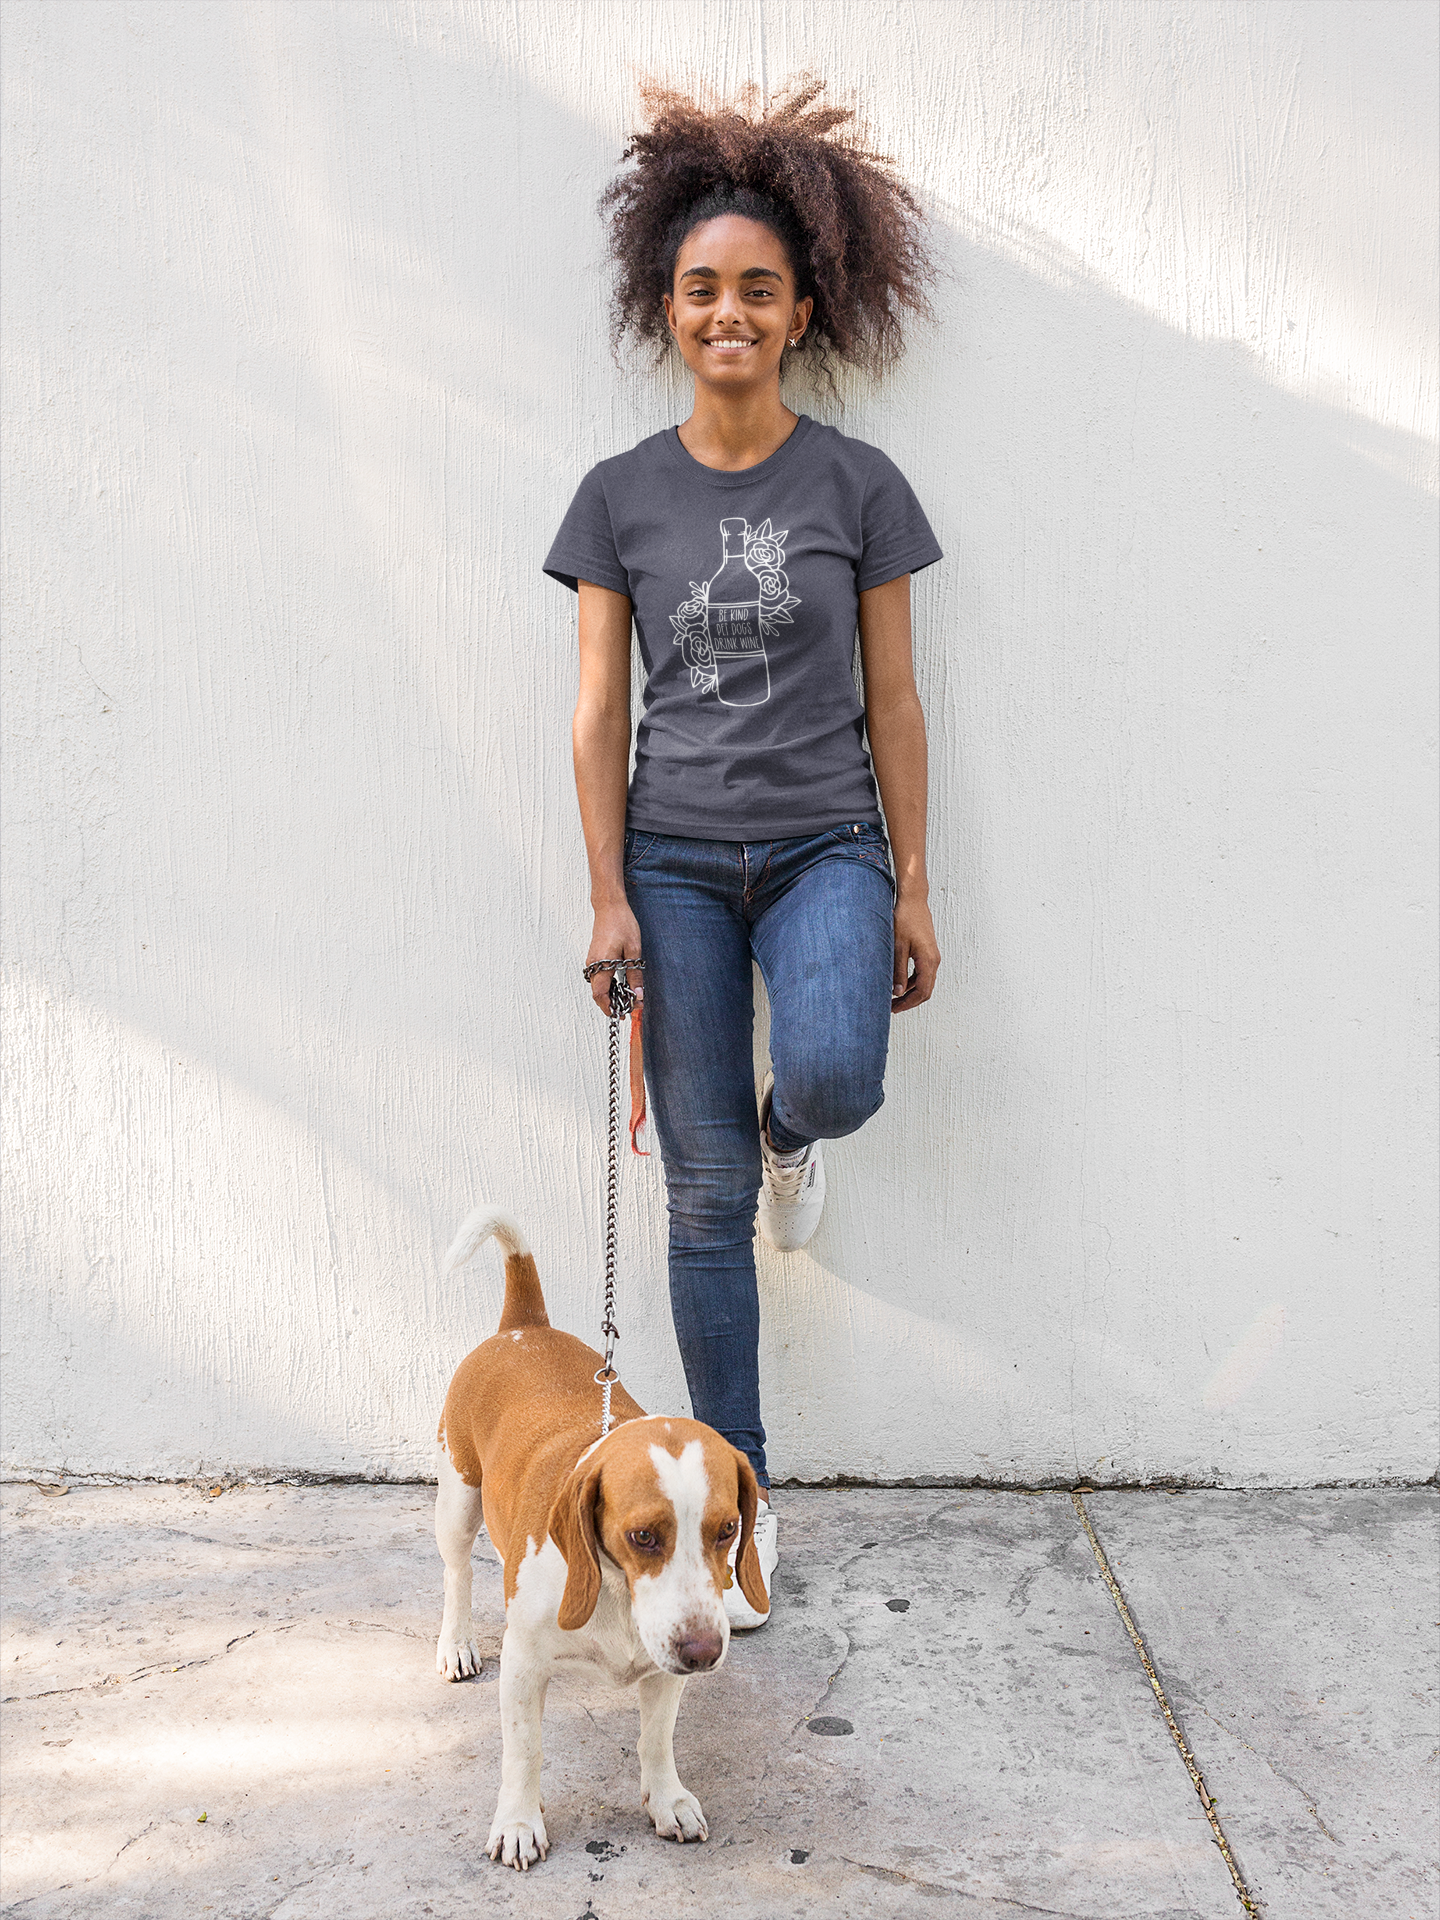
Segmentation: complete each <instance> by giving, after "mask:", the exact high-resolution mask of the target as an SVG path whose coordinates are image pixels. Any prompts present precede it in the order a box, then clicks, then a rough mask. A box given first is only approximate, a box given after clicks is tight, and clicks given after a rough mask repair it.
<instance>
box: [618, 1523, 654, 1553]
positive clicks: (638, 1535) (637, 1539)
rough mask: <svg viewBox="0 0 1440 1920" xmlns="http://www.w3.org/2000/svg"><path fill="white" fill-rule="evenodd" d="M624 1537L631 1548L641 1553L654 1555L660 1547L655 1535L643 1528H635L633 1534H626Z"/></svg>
mask: <svg viewBox="0 0 1440 1920" xmlns="http://www.w3.org/2000/svg"><path fill="white" fill-rule="evenodd" d="M625 1537H626V1539H627V1540H628V1541H629V1542H630V1544H631V1546H632V1547H635V1548H636V1549H637V1550H638V1551H639V1552H641V1553H654V1552H655V1551H656V1549H657V1548H658V1547H659V1545H660V1542H659V1541H658V1540H657V1539H656V1538H655V1535H654V1534H653V1533H651V1532H649V1530H648V1529H647V1528H645V1527H637V1528H636V1530H635V1532H634V1533H630V1534H627V1535H626V1536H625Z"/></svg>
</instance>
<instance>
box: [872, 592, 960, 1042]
mask: <svg viewBox="0 0 1440 1920" xmlns="http://www.w3.org/2000/svg"><path fill="white" fill-rule="evenodd" d="M860 659H861V663H862V665H863V667H864V669H865V726H866V731H867V732H868V734H869V736H870V758H871V761H872V763H873V764H874V767H875V780H876V783H877V785H878V786H879V788H880V799H881V802H882V804H883V805H884V808H885V824H886V826H887V827H888V828H889V830H890V850H891V853H892V855H893V856H894V860H895V889H896V899H895V979H894V986H893V989H892V991H893V994H894V998H893V999H892V1000H891V1003H890V1005H891V1010H892V1011H893V1012H895V1013H908V1012H909V1011H910V1009H911V1008H912V1007H918V1006H920V1005H922V1004H923V1003H924V1002H925V1001H926V1000H928V999H929V998H930V995H931V994H932V993H933V992H934V990H935V975H936V972H937V970H938V968H939V965H940V948H939V945H938V944H937V942H936V939H935V925H934V922H933V921H932V920H931V918H930V881H929V877H928V875H927V874H926V871H925V795H926V778H927V770H926V748H925V715H924V713H923V712H922V711H921V707H920V696H919V694H918V693H917V692H916V691H915V669H914V664H913V661H912V658H911V652H910V576H909V574H908V573H902V574H901V575H900V578H899V579H898V580H887V581H886V583H885V585H884V586H883V587H868V588H867V589H866V590H865V592H864V593H862V594H861V596H860ZM912 964H913V966H914V973H913V974H912V973H911V971H910V969H911V966H912Z"/></svg>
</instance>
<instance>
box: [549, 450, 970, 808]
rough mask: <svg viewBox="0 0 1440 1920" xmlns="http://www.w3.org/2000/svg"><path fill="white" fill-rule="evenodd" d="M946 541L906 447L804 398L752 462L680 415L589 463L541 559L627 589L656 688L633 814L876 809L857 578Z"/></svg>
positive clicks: (557, 576) (913, 561) (904, 568)
mask: <svg viewBox="0 0 1440 1920" xmlns="http://www.w3.org/2000/svg"><path fill="white" fill-rule="evenodd" d="M940 557H941V556H940V548H939V547H938V545H937V544H936V541H935V536H934V534H933V533H932V532H931V530H930V524H929V522H928V521H927V520H926V518H925V515H924V513H923V512H922V511H921V508H920V503H919V501H918V500H916V498H915V495H914V494H913V493H912V492H911V490H910V487H909V485H908V484H907V482H906V480H905V477H904V475H903V474H902V473H901V472H900V470H899V469H898V467H896V466H895V464H894V463H893V461H891V460H888V459H887V458H886V456H885V455H884V454H883V453H881V452H880V451H879V450H878V449H877V448H875V447H870V446H866V444H865V443H864V441H861V440H851V439H849V438H848V437H847V436H846V435H844V434H842V433H837V432H836V430H835V429H834V428H833V427H826V426H821V425H820V424H819V423H818V422H817V421H815V420H812V419H810V418H808V417H807V416H805V415H803V414H802V415H801V416H800V418H799V420H798V421H797V422H796V424H795V426H794V427H793V428H792V430H791V433H790V437H789V439H788V440H786V441H785V442H784V444H783V445H782V446H780V447H778V448H777V449H776V450H775V452H774V453H772V454H771V455H770V457H769V459H768V460H762V461H760V462H759V463H758V464H757V465H755V466H753V467H745V468H743V469H742V470H741V471H739V472H738V473H726V472H722V471H719V470H718V469H716V468H713V467H707V466H703V465H702V464H701V463H700V461H698V460H696V459H695V458H694V457H693V455H691V454H689V453H687V452H686V450H685V448H684V446H683V445H682V443H681V440H680V435H679V433H678V432H677V430H676V429H675V428H674V427H670V428H668V429H667V430H666V431H665V432H664V433H657V434H652V435H651V437H650V438H649V439H648V440H642V441H641V442H640V444H639V446H637V447H632V448H631V450H630V451H629V452H628V453H622V454H618V455H617V456H616V457H615V458H614V459H613V460H602V461H601V462H600V464H599V465H598V466H597V467H592V468H591V470H590V472H589V473H588V474H586V476H585V478H584V479H583V480H582V481H581V483H580V486H579V489H578V491H577V492H576V494H575V498H574V500H573V501H572V502H571V504H570V508H569V511H568V512H567V513H566V515H565V518H564V520H563V522H562V523H561V526H560V531H559V532H558V533H557V534H556V536H555V541H554V544H553V545H552V547H551V549H550V551H549V553H548V554H547V555H546V557H545V563H544V565H545V571H546V573H548V574H549V575H550V577H551V578H552V579H554V580H559V581H561V582H562V583H563V584H564V585H565V586H567V587H570V588H571V589H572V590H574V589H578V585H579V582H580V581H582V580H588V581H591V582H593V583H594V584H595V585H596V586H599V587H605V588H608V589H609V590H610V592H612V593H619V594H624V595H626V596H627V597H628V599H629V602H630V606H631V610H632V612H633V615H634V622H635V637H636V641H637V643H638V645H639V648H640V657H641V660H642V662H643V665H644V668H645V696H644V710H643V712H642V713H641V715H640V720H639V724H638V725H637V727H636V729H635V771H634V774H633V775H632V777H631V781H630V792H629V797H628V800H627V804H626V812H625V820H626V825H627V826H629V827H632V828H634V829H636V830H637V831H639V832H643V833H664V834H677V835H679V836H680V837H682V838H684V839H695V840H745V841H765V840H785V839H790V838H793V837H797V836H799V835H802V834H814V833H819V832H822V831H823V830H824V829H826V828H827V827H837V826H842V825H849V824H851V823H852V822H855V821H859V820H870V821H874V822H876V823H877V824H878V822H879V820H880V804H879V798H878V795H877V794H876V791H875V780H874V776H873V774H872V772H871V768H870V756H869V754H868V753H867V752H866V749H865V710H864V707H863V705H862V704H861V700H860V695H859V691H858V689H857V686H856V681H855V672H854V663H855V635H856V626H857V621H858V615H859V604H860V595H861V594H862V593H864V592H865V591H866V589H867V588H869V587H878V586H881V585H883V584H884V582H885V581H887V580H894V579H896V578H897V577H898V576H899V575H901V574H905V573H916V572H918V571H919V570H920V568H921V567H928V566H930V565H931V564H932V562H934V561H936V560H938V559H939V558H940Z"/></svg>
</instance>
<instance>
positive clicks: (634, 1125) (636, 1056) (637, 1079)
mask: <svg viewBox="0 0 1440 1920" xmlns="http://www.w3.org/2000/svg"><path fill="white" fill-rule="evenodd" d="M644 1012H645V1002H644V1001H643V1000H637V1001H636V1002H635V1004H634V1006H633V1007H632V1008H631V1009H630V1151H631V1152H632V1153H638V1154H639V1155H640V1157H641V1159H642V1160H648V1159H649V1158H650V1149H649V1148H648V1147H641V1146H637V1145H636V1142H635V1136H636V1134H637V1133H638V1132H639V1131H640V1129H641V1127H643V1126H644V1124H645V1118H646V1115H645V1041H644V1038H643V1037H642V1035H641V1032H640V1021H641V1017H642V1016H643V1014H644Z"/></svg>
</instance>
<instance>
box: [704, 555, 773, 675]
mask: <svg viewBox="0 0 1440 1920" xmlns="http://www.w3.org/2000/svg"><path fill="white" fill-rule="evenodd" d="M749 531H750V529H749V527H748V525H747V524H746V522H745V521H744V520H743V519H735V520H722V521H721V522H720V537H721V540H722V541H723V543H724V551H723V557H722V559H721V563H720V571H719V572H718V573H717V574H716V575H715V577H714V579H713V580H711V581H710V583H709V585H708V587H707V588H706V591H705V628H706V632H707V634H708V635H709V639H710V645H711V648H712V650H713V652H714V657H715V675H716V681H715V691H716V693H717V695H718V696H719V698H720V700H721V702H722V703H723V704H724V705H725V706H727V707H758V706H760V705H761V704H762V703H763V702H764V701H766V700H768V699H769V698H770V662H769V661H768V659H767V658H766V656H765V638H764V635H763V634H762V632H761V629H760V582H759V580H758V579H757V577H756V576H755V574H753V573H752V572H751V571H750V569H749V567H748V566H746V564H745V541H746V536H747V535H748V533H749Z"/></svg>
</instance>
